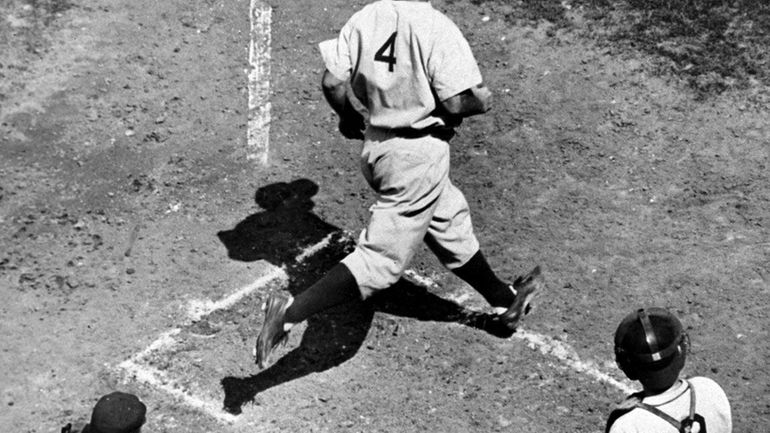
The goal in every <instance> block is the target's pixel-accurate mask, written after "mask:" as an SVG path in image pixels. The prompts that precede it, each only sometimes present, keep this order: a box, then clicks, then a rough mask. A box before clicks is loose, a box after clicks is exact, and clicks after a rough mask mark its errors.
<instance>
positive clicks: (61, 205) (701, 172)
mask: <svg viewBox="0 0 770 433" xmlns="http://www.w3.org/2000/svg"><path fill="white" fill-rule="evenodd" d="M563 3H564V4H565V5H569V2H563ZM363 4H365V2H363V1H360V2H355V3H353V4H351V3H350V2H344V1H341V0H314V1H311V0H297V1H283V2H279V1H274V2H270V6H272V22H271V56H270V62H271V63H270V66H271V70H272V75H271V79H270V83H269V84H270V95H269V101H270V104H271V107H270V116H271V117H270V118H271V122H270V130H269V143H270V150H269V164H268V165H265V166H263V165H260V164H259V163H258V162H257V161H254V160H249V159H248V157H247V156H248V154H249V149H248V146H247V129H248V118H247V113H248V95H249V89H248V79H247V78H248V76H247V74H248V68H249V64H248V58H247V49H248V46H249V37H250V33H249V15H248V11H249V7H250V3H249V2H248V1H244V0H235V1H228V2H219V1H213V0H205V1H178V0H170V1H167V2H155V1H149V0H137V1H132V2H108V1H103V0H83V1H81V0H73V1H53V0H51V1H45V2H43V1H20V0H18V1H15V0H12V1H9V2H4V3H2V4H0V44H2V45H0V223H1V224H2V227H3V230H2V231H1V232H0V296H2V299H3V300H4V302H3V303H2V306H0V311H2V314H0V331H1V332H0V347H2V351H3V352H2V353H3V357H2V364H1V365H0V366H1V367H2V369H0V407H2V409H0V422H2V424H3V425H6V426H13V427H14V430H16V431H23V432H58V431H59V429H60V428H61V426H63V425H64V424H66V423H68V422H71V423H73V424H74V425H76V426H77V425H80V424H83V423H84V422H86V421H87V420H88V416H89V413H90V409H91V407H92V406H93V404H94V403H95V402H96V400H97V399H98V398H99V396H101V395H103V394H106V393H107V392H109V391H112V390H114V389H120V390H124V391H130V392H133V393H136V394H137V395H139V396H140V397H141V398H142V400H143V401H145V403H147V406H148V409H149V412H148V422H147V427H146V430H147V431H151V432H210V431H233V432H236V431H238V432H240V431H243V432H245V431H249V432H253V431H265V432H278V431H287V432H291V431H319V432H321V431H330V432H332V431H333V432H341V431H344V432H348V431H349V432H357V431H361V432H370V431H382V432H386V431H387V432H391V431H404V432H407V431H408V432H411V431H414V432H421V431H446V432H466V431H514V432H519V431H521V432H525V431H526V432H553V431H574V432H600V431H602V430H603V426H604V421H605V419H606V416H607V414H608V413H609V410H610V408H611V406H612V404H613V403H614V402H616V401H618V400H620V399H621V398H622V396H623V392H622V391H621V389H620V388H619V387H618V386H616V385H613V384H612V383H610V382H607V381H601V380H597V379H596V377H594V376H591V375H589V374H586V373H585V371H579V369H576V368H574V366H571V364H569V363H565V362H564V359H562V358H560V357H559V356H556V354H555V352H551V353H549V352H548V351H544V350H538V347H537V345H536V344H534V343H533V340H532V339H529V340H528V339H527V338H524V337H523V336H527V335H536V336H543V337H544V338H545V337H547V338H550V339H552V340H549V341H552V342H553V344H558V345H559V346H558V347H566V348H568V349H569V350H570V351H574V352H570V353H568V354H567V356H566V358H569V359H570V360H580V361H581V362H585V363H586V364H588V365H590V366H591V368H594V369H595V370H596V371H598V372H601V373H606V374H607V375H609V377H611V378H614V379H615V380H617V381H619V382H618V383H621V384H624V385H631V384H629V383H628V382H624V381H623V378H622V375H621V373H620V372H619V371H618V370H617V368H616V367H615V366H614V362H613V358H612V345H611V336H612V333H613V332H614V329H615V326H616V325H617V323H618V322H619V320H620V319H621V318H622V317H623V316H624V315H625V314H626V313H628V312H630V311H632V310H633V309H634V308H636V307H638V306H645V305H658V306H664V307H668V308H670V309H672V310H673V311H675V312H676V313H677V314H678V315H679V317H680V318H681V319H682V321H683V322H684V324H685V326H686V328H687V330H688V332H689V334H690V338H691V342H692V353H691V354H690V356H689V358H688V365H687V366H686V369H685V373H686V374H688V375H696V374H697V375H705V376H709V377H711V378H713V379H715V380H716V381H718V382H719V383H720V384H722V386H723V387H724V388H725V390H726V392H727V394H728V397H729V398H730V400H731V404H732V410H733V420H734V426H735V428H734V431H736V432H761V431H766V430H767V429H768V426H770V404H769V403H768V400H767V395H768V392H770V388H769V384H770V376H769V374H768V371H767V368H766V364H767V359H768V357H769V356H770V347H769V344H770V343H768V341H770V339H769V338H768V329H769V328H770V319H768V314H767V313H766V309H767V306H768V305H769V304H770V270H769V269H770V268H769V267H768V264H770V240H769V239H770V236H768V235H769V234H770V229H769V227H770V213H769V212H768V209H770V188H768V185H770V175H768V163H769V162H770V150H768V147H767V143H768V142H769V141H770V122H768V118H769V117H768V110H767V107H765V106H762V105H761V104H757V103H756V101H763V100H766V99H765V98H760V97H757V95H767V94H768V89H767V88H766V87H764V86H763V85H762V84H760V83H753V84H752V85H750V86H748V87H746V88H742V89H728V90H727V91H725V92H724V93H721V94H719V95H711V96H709V97H707V98H703V95H697V94H695V93H693V92H692V90H691V88H690V87H688V86H687V83H686V82H685V81H678V80H677V79H675V78H672V77H662V76H659V75H656V74H655V73H654V72H655V71H658V68H657V66H655V65H659V63H658V59H656V58H653V57H648V56H649V54H642V53H639V52H635V51H629V50H628V46H626V45H623V46H616V47H613V46H612V45H608V44H606V41H601V43H599V42H597V41H596V40H592V39H587V38H586V37H584V36H583V35H584V32H582V30H586V29H588V28H592V26H595V25H597V24H596V23H594V22H592V21H591V20H590V17H587V16H584V15H581V11H580V10H579V8H571V9H569V10H568V13H566V14H565V15H564V16H565V17H566V19H569V20H571V22H572V26H571V27H568V28H562V27H553V26H551V25H550V24H549V23H548V22H541V23H540V24H534V23H531V22H530V21H527V23H526V24H525V22H516V21H515V20H511V19H510V14H511V12H512V9H511V8H510V7H507V6H504V3H500V2H491V1H490V2H483V1H461V0H454V1H446V0H444V1H434V2H433V4H434V6H436V7H437V8H439V9H440V10H444V11H445V12H446V13H447V14H448V15H449V16H450V17H452V18H453V19H454V20H455V21H456V22H457V23H458V25H459V26H460V27H461V28H462V29H463V31H464V32H465V34H466V35H467V37H468V39H469V41H470V42H471V45H472V47H473V49H474V53H475V54H476V56H477V58H478V60H479V63H480V66H481V68H482V72H483V74H484V78H485V81H486V82H487V83H488V84H489V86H490V88H491V89H492V90H493V92H494V93H495V97H496V99H495V106H494V109H493V111H492V112H490V113H489V114H488V115H486V116H483V117H478V118H472V119H469V120H468V121H466V122H465V123H464V124H463V125H462V127H461V129H460V130H459V133H458V136H457V137H455V138H454V139H453V141H452V143H451V144H452V151H453V154H452V158H453V159H452V163H453V168H452V170H453V171H452V179H453V181H454V182H455V183H456V184H457V185H458V186H459V187H460V188H461V189H462V190H463V191H464V192H465V193H466V195H467V197H468V199H469V202H470V204H471V208H472V212H473V217H474V224H475V225H476V228H477V232H478V236H479V239H480V241H481V243H482V246H483V248H484V251H485V253H486V255H487V256H488V258H489V260H490V262H491V264H492V265H493V266H494V267H495V268H496V269H499V270H500V271H501V273H502V274H503V275H505V276H506V277H510V278H512V277H514V276H515V275H517V274H520V273H523V272H526V271H528V270H529V269H530V268H531V267H532V266H534V265H535V264H540V265H542V267H543V268H544V270H545V273H546V276H547V282H548V292H547V295H546V296H545V297H544V299H542V301H541V302H540V303H539V304H538V306H537V308H536V310H535V312H534V314H533V315H532V316H530V318H528V320H527V321H526V322H525V323H524V325H523V329H522V330H521V332H520V333H519V334H517V335H516V336H513V337H511V336H501V335H499V333H498V332H496V331H495V330H494V329H490V328H489V327H487V326H486V322H485V321H484V320H483V319H484V315H483V314H478V313H477V312H478V311H480V310H481V308H483V301H482V300H481V299H480V297H479V296H478V295H477V294H475V293H474V292H472V291H471V290H470V289H469V288H468V287H466V286H464V285H463V284H462V282H461V281H460V280H458V279H456V278H455V277H453V276H452V275H450V274H448V273H446V272H445V271H444V270H443V269H441V267H440V266H439V265H438V264H437V262H436V261H435V259H434V258H433V257H432V256H431V255H430V253H429V252H427V250H425V251H422V252H421V253H420V254H419V255H418V257H417V258H416V259H415V261H414V263H413V264H412V270H413V271H414V273H413V274H411V275H412V277H413V278H412V279H407V280H405V281H402V282H401V283H399V284H398V285H397V286H395V287H394V288H393V289H392V290H390V291H388V292H387V293H386V294H383V296H381V297H378V298H376V299H374V300H373V301H371V302H367V303H361V304H350V305H344V306H341V307H338V308H336V309H334V310H332V311H330V312H329V313H327V314H323V315H321V316H319V317H317V318H313V319H312V320H310V321H309V322H308V323H306V324H304V325H303V326H302V328H301V329H299V330H298V331H299V332H292V335H291V339H290V342H289V343H290V344H289V345H288V346H287V347H286V348H284V349H282V350H281V351H280V353H279V355H281V356H280V359H279V360H278V361H277V362H276V364H275V365H273V366H272V367H270V368H269V369H268V370H265V371H263V372H260V371H258V370H257V368H256V366H254V365H253V362H252V359H251V348H252V345H253V344H254V338H255V336H256V332H257V330H258V327H259V325H260V323H261V321H262V313H261V311H260V309H259V305H260V303H261V300H262V299H263V298H264V295H265V292H266V291H268V290H288V291H292V292H296V291H299V290H302V289H303V288H304V287H306V286H307V284H309V282H311V281H313V280H314V279H315V278H317V277H318V276H319V275H321V274H322V273H323V272H324V270H326V269H328V268H329V267H330V266H331V265H332V264H333V263H335V262H336V260H338V259H339V258H340V257H341V256H343V255H344V254H345V253H346V252H347V251H349V250H350V248H352V245H353V244H352V241H351V238H354V237H355V235H356V233H357V232H358V230H360V229H361V228H362V227H363V225H364V224H365V223H366V221H367V218H368V207H369V205H370V204H371V203H372V202H373V200H374V197H373V195H372V193H371V192H370V191H369V190H368V187H367V186H366V184H365V182H364V180H363V178H362V176H361V175H360V174H359V171H358V170H359V165H358V152H359V149H358V146H359V144H358V143H356V142H354V141H348V140H345V139H343V138H341V136H340V135H339V133H338V132H337V131H336V117H335V116H334V114H333V113H332V111H331V109H329V108H328V107H327V106H326V104H325V102H324V101H323V96H322V95H321V92H320V88H319V83H320V74H321V72H322V68H323V66H322V64H321V60H320V57H319V56H318V53H317V48H316V45H317V43H318V42H320V41H321V40H324V39H327V38H331V37H333V36H334V35H335V34H336V32H337V31H338V29H339V28H340V26H341V25H342V24H343V23H344V22H345V20H346V18H347V17H348V16H349V15H350V14H351V13H352V12H353V11H354V10H357V9H358V8H360V7H361V6H362V5H363ZM598 33H601V32H598ZM312 245H320V246H319V247H318V248H317V249H311V250H308V248H309V247H310V246H312ZM298 257H299V260H298ZM273 273H275V275H279V276H280V277H277V279H275V280H270V281H268V282H265V283H264V284H257V285H254V284H255V281H260V280H259V279H260V278H262V277H265V276H266V275H273ZM414 277H419V278H424V280H415V279H414ZM425 281H429V282H430V284H429V285H428V286H426V285H425V284H424V283H425ZM242 288H248V289H249V290H247V291H244V292H242V296H240V295H239V297H238V298H237V299H234V300H233V302H232V303H228V302H224V303H221V304H217V305H218V307H217V308H215V309H210V310H206V314H205V315H197V316H196V314H195V311H201V310H196V307H197V308H199V309H200V308H203V309H204V310H205V308H207V306H211V305H214V303H216V302H217V301H218V300H222V299H224V298H227V297H228V296H229V295H231V294H233V293H236V292H238V290H239V289H242ZM220 307H221V308H220ZM171 330H175V331H174V333H173V334H167V333H168V332H169V331H171ZM164 335H165V336H168V338H170V339H169V340H163V336H164ZM172 340H173V341H172ZM159 341H160V343H159ZM164 342H168V344H165V343H164ZM154 343H156V344H158V346H151V345H152V344H154ZM161 343H162V344H161ZM549 344H550V343H549ZM148 347H156V348H157V350H151V351H150V350H148ZM145 350H147V352H144V354H145V355H146V356H144V357H141V359H139V358H137V356H138V354H142V353H143V352H142V351H145ZM131 359H135V360H136V361H137V365H141V369H140V370H132V369H131V368H126V365H127V364H125V363H126V361H127V360H131ZM150 370H152V371H156V372H160V373H158V375H156V376H153V377H155V378H156V379H157V381H155V382H153V381H152V380H150V381H148V380H142V379H143V378H142V374H144V373H146V372H147V371H150ZM137 371H139V373H137ZM173 390H177V391H179V393H177V394H175V393H174V392H173ZM196 399H197V400H196ZM198 403H200V404H198ZM196 405H197V406H196Z"/></svg>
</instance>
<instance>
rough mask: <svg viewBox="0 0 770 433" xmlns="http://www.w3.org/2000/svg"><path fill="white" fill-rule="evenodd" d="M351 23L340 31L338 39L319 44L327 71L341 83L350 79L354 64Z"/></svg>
mask: <svg viewBox="0 0 770 433" xmlns="http://www.w3.org/2000/svg"><path fill="white" fill-rule="evenodd" d="M351 30H352V27H351V25H350V22H348V23H347V24H345V25H344V26H343V27H342V30H340V34H339V35H338V36H337V38H336V39H329V40H326V41H323V42H321V43H319V44H318V49H319V50H320V51H321V58H322V59H323V62H324V65H325V66H326V69H328V70H329V72H331V74H332V75H334V76H335V77H337V79H339V80H341V81H346V80H347V79H348V78H350V71H351V69H352V62H351V60H350V44H349V42H350V34H351Z"/></svg>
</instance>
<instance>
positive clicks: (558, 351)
mask: <svg viewBox="0 0 770 433" xmlns="http://www.w3.org/2000/svg"><path fill="white" fill-rule="evenodd" d="M404 276H405V277H406V278H407V279H409V280H410V281H411V282H413V283H415V284H418V285H421V286H423V287H425V288H427V289H436V288H438V287H439V285H438V284H437V283H436V282H435V281H433V280H432V279H431V278H429V277H426V276H423V275H420V274H418V273H417V272H415V271H413V270H411V269H410V270H407V271H406V272H405V273H404ZM447 298H448V299H449V300H451V301H453V302H455V303H456V304H458V305H461V306H465V305H467V304H468V303H469V302H468V301H470V300H471V299H472V298H473V297H472V296H471V294H470V293H468V292H465V291H462V292H458V293H453V294H450V295H448V296H447ZM513 338H515V339H518V340H522V341H524V342H525V343H527V345H528V346H529V347H530V348H531V349H534V350H538V351H539V352H540V353H542V354H543V355H546V356H552V357H554V358H556V359H557V360H559V361H560V362H561V363H562V364H564V365H565V366H567V367H568V368H570V369H572V370H573V371H575V372H577V373H581V374H585V375H587V376H589V377H591V378H593V379H594V380H598V381H600V382H604V383H607V384H609V385H611V386H613V387H615V388H617V389H619V390H621V391H623V392H624V393H626V394H630V393H632V392H634V391H636V390H635V389H634V388H633V387H631V386H630V385H627V384H626V383H623V382H621V381H619V380H616V379H615V378H614V377H612V376H611V375H609V374H607V373H605V372H603V371H601V369H600V368H599V367H598V366H597V365H596V363H595V362H593V361H588V360H581V359H580V355H578V353H577V351H576V350H575V349H574V348H572V346H570V345H569V344H567V343H564V342H561V341H559V340H556V339H554V338H553V337H550V336H548V335H545V334H539V333H537V332H533V331H528V330H526V329H523V328H521V327H519V328H518V329H517V330H516V332H515V333H514V334H513V336H512V337H511V339H513Z"/></svg>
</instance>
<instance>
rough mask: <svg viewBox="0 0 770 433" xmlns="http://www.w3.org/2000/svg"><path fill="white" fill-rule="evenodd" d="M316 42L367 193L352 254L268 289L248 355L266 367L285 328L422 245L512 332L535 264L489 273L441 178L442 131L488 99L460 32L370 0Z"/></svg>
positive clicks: (365, 293) (329, 96)
mask: <svg viewBox="0 0 770 433" xmlns="http://www.w3.org/2000/svg"><path fill="white" fill-rule="evenodd" d="M319 48H320V51H321V56H322V58H323V61H324V64H325V66H326V70H325V71H324V74H323V77H322V88H323V92H324V96H325V98H326V100H327V102H328V103H329V105H330V106H331V107H332V108H333V109H334V110H335V111H336V112H337V114H338V115H339V117H340V122H339V130H340V132H341V133H342V134H343V135H344V136H345V137H347V138H352V139H363V146H362V152H361V167H362V171H363V175H364V177H365V179H366V180H367V182H368V183H369V185H370V186H371V187H372V189H373V190H374V191H375V192H376V193H377V201H376V203H375V204H374V205H373V206H372V207H371V218H370V221H369V224H368V226H367V227H366V228H365V229H364V230H363V231H362V232H361V235H360V237H359V239H358V242H357V246H356V248H355V250H354V251H353V252H352V253H350V254H349V255H348V256H347V257H345V258H344V259H343V260H342V261H341V262H340V263H339V264H337V265H335V266H334V267H333V268H332V269H331V270H330V271H329V272H328V273H327V274H326V275H325V276H324V277H322V278H321V279H320V280H319V281H317V282H316V283H315V284H313V285H312V286H311V287H310V288H308V289H307V290H306V291H304V292H302V293H300V294H299V295H297V296H296V297H294V298H292V297H290V296H287V295H283V294H274V295H272V296H270V297H269V298H268V300H267V302H266V304H265V308H266V312H265V323H264V325H263V328H262V330H261V332H260V334H259V337H258V338H257V343H256V347H255V358H256V362H257V364H258V365H259V366H260V367H264V366H265V365H266V363H267V359H268V356H269V354H270V352H271V351H272V349H273V347H274V346H275V345H276V344H278V343H279V342H280V341H281V340H282V339H283V338H284V337H285V336H286V333H287V332H288V330H289V329H291V327H292V325H294V324H296V323H299V322H301V321H303V320H305V319H307V318H308V317H310V316H311V315H313V314H315V313H317V312H320V311H322V310H325V309H327V308H329V307H331V306H334V305H337V304H340V303H343V302H346V301H348V300H352V299H355V298H359V299H360V298H363V299H366V298H368V297H370V296H371V295H372V294H373V293H375V292H377V291H378V290H382V289H385V288H387V287H389V286H391V285H392V284H394V283H395V282H396V281H397V280H398V279H399V278H400V277H401V275H402V274H403V272H404V270H405V269H406V267H407V265H408V263H409V262H410V260H411V259H412V257H413V256H414V254H415V252H416V251H417V249H418V248H419V246H420V245H421V243H422V242H425V243H426V244H427V246H428V247H429V248H430V249H431V250H432V252H433V253H435V255H436V256H437V257H438V259H439V260H440V261H441V263H442V264H443V265H444V266H446V267H447V268H448V269H450V270H451V271H452V272H453V273H454V274H455V275H457V276H458V277H460V278H461V279H463V280H464V281H466V282H467V283H468V284H470V285H471V286H472V287H473V288H474V289H476V290H477V291H478V292H479V293H480V294H481V295H482V296H483V297H484V298H485V299H486V301H487V302H488V303H489V304H490V305H491V306H492V307H493V309H494V310H493V311H495V313H497V314H498V316H497V317H498V318H499V320H500V321H502V322H503V323H504V324H505V325H506V326H507V327H508V329H510V330H511V331H513V330H515V328H516V325H517V323H518V322H519V320H520V319H521V318H522V317H523V316H524V315H525V314H527V313H528V312H529V307H530V303H531V301H532V299H533V297H534V295H535V294H536V292H538V291H539V289H540V288H542V287H543V286H544V283H543V278H542V275H541V273H540V268H539V267H535V269H534V270H533V271H531V272H530V273H529V274H527V275H526V276H523V277H519V278H517V279H516V281H514V283H513V284H512V285H510V284H507V283H505V282H503V281H502V280H500V279H499V278H498V277H497V276H496V275H495V273H494V272H493V271H492V269H491V268H490V266H489V264H488V263H487V261H486V259H485V258H484V255H483V254H482V253H481V251H480V250H479V242H478V240H477V239H476V236H475V235H474V233H473V226H472V224H471V218H470V210H469V207H468V203H467V201H466V200H465V197H464V196H463V194H462V192H461V191H460V190H459V189H457V188H456V187H455V186H454V185H453V184H452V182H451V181H450V179H449V143H448V140H449V139H450V138H451V137H452V136H453V135H454V128H455V127H457V126H459V125H460V123H461V121H462V119H463V118H465V117H468V116H473V115H477V114H482V113H485V112H486V111H488V110H489V109H490V102H491V92H490V91H489V89H488V88H487V87H486V86H485V85H484V83H483V81H482V77H481V73H480V71H479V67H478V65H477V63H476V60H475V59H474V57H473V54H472V52H471V49H470V46H469V44H468V42H467V41H466V40H465V38H464V37H463V35H462V33H461V32H460V30H459V29H458V28H457V26H456V25H455V24H454V23H453V22H452V21H451V20H450V19H449V18H447V17H446V16H445V15H443V14H442V13H440V12H439V11H437V10H435V9H433V7H432V6H431V4H430V3H429V2H426V1H417V0H415V1H392V0H379V1H376V2H374V3H371V4H369V5H367V6H365V7H364V8H363V9H362V10H360V11H358V12H357V13H355V14H354V15H353V16H352V17H351V18H350V19H349V21H348V22H347V23H346V24H345V25H344V27H343V28H342V30H341V31H340V33H339V36H338V37H337V38H336V39H332V40H328V41H324V42H322V43H321V44H320V45H319ZM359 106H363V108H364V110H360V109H357V108H358V107H359ZM362 111H364V112H363V113H362ZM367 114H368V118H367V116H366V115H367Z"/></svg>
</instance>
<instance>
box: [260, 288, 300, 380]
mask: <svg viewBox="0 0 770 433" xmlns="http://www.w3.org/2000/svg"><path fill="white" fill-rule="evenodd" d="M292 301H294V298H292V297H291V296H288V295H283V294H272V295H270V297H269V298H268V299H267V302H266V304H265V307H264V310H265V323H264V324H263V325H262V330H261V331H260V332H259V336H258V337H257V344H256V345H255V347H254V361H255V363H256V364H257V365H259V368H265V367H266V366H267V361H268V358H269V357H270V353H271V352H272V351H273V349H274V348H275V347H276V346H278V344H280V343H282V342H284V343H285V342H286V340H287V338H288V337H289V333H288V330H287V329H286V323H285V320H284V317H285V316H286V310H287V309H288V308H289V306H290V305H291V303H292Z"/></svg>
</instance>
